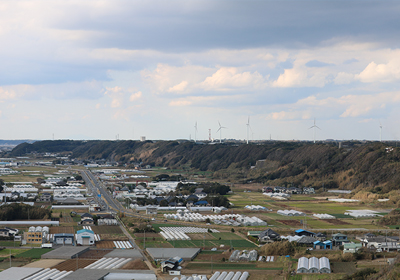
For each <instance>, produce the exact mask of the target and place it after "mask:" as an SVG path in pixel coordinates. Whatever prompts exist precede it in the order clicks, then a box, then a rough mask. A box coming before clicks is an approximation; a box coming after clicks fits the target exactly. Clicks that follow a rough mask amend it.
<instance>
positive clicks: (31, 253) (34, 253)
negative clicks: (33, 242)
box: [15, 248, 53, 259]
mask: <svg viewBox="0 0 400 280" xmlns="http://www.w3.org/2000/svg"><path fill="white" fill-rule="evenodd" d="M52 250H53V249H48V248H37V249H30V250H28V251H25V252H23V253H20V254H18V255H16V256H15V257H16V258H31V259H40V257H41V256H42V255H43V254H45V253H48V252H50V251H52Z"/></svg>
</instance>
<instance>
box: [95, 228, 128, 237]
mask: <svg viewBox="0 0 400 280" xmlns="http://www.w3.org/2000/svg"><path fill="white" fill-rule="evenodd" d="M92 230H93V231H94V233H95V234H121V235H123V234H124V233H123V232H122V230H121V228H120V227H119V226H92Z"/></svg>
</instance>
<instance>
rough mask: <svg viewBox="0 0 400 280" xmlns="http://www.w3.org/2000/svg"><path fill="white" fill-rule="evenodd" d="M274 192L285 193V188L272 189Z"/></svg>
mask: <svg viewBox="0 0 400 280" xmlns="http://www.w3.org/2000/svg"><path fill="white" fill-rule="evenodd" d="M274 192H278V193H286V187H280V186H276V187H274Z"/></svg>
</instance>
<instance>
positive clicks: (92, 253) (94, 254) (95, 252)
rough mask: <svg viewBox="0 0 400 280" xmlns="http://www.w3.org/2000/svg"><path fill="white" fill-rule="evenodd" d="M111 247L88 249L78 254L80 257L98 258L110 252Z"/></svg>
mask: <svg viewBox="0 0 400 280" xmlns="http://www.w3.org/2000/svg"><path fill="white" fill-rule="evenodd" d="M104 242H110V241H104ZM112 251H113V249H111V248H110V249H106V248H104V249H101V248H97V249H90V250H89V251H86V252H85V253H83V254H82V255H80V256H79V258H80V259H92V260H98V259H101V258H102V257H104V256H105V255H107V254H108V253H110V252H112Z"/></svg>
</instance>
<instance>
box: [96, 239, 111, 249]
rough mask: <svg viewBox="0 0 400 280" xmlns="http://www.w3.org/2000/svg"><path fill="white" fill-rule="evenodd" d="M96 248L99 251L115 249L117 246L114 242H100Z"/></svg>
mask: <svg viewBox="0 0 400 280" xmlns="http://www.w3.org/2000/svg"><path fill="white" fill-rule="evenodd" d="M96 248H98V249H114V248H115V245H114V242H112V241H99V242H96Z"/></svg>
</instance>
